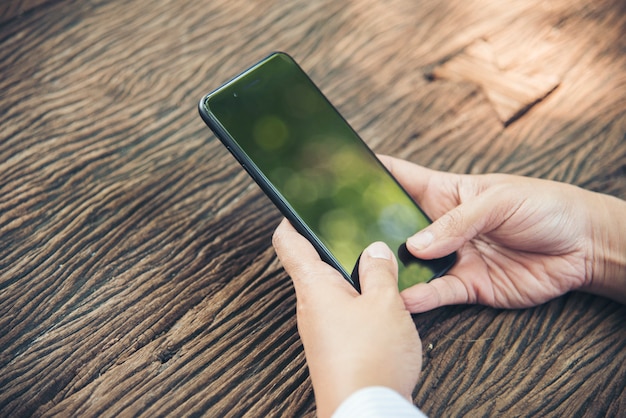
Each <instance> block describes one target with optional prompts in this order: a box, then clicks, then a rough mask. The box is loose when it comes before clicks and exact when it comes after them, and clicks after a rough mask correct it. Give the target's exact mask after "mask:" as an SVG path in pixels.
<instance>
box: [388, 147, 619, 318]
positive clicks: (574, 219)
mask: <svg viewBox="0 0 626 418" xmlns="http://www.w3.org/2000/svg"><path fill="white" fill-rule="evenodd" d="M381 160H383V162H384V163H385V165H386V166H387V168H388V169H389V170H390V171H391V172H392V173H393V175H394V176H395V177H396V178H397V179H398V181H399V182H400V183H401V184H402V185H403V186H404V188H405V189H406V190H407V191H408V192H409V193H410V194H411V195H412V196H413V198H414V199H415V200H416V201H417V202H418V204H419V205H420V206H421V207H422V208H423V209H424V211H425V212H426V213H427V214H428V215H429V216H430V217H431V219H434V220H435V221H434V223H433V224H432V225H430V226H429V227H427V228H426V229H424V230H422V231H420V232H419V233H417V234H415V235H414V236H412V237H410V238H409V239H408V240H407V248H408V249H409V251H411V253H413V254H414V255H415V256H417V257H420V258H424V259H430V258H437V257H442V256H444V255H446V254H449V253H451V252H454V251H457V255H458V260H457V262H456V264H455V266H454V267H453V268H452V269H451V270H450V271H449V272H448V274H447V275H445V276H444V277H441V278H438V279H435V280H432V281H431V282H429V283H422V284H418V285H415V286H413V287H411V288H409V289H406V290H405V291H404V292H402V297H403V299H404V301H405V303H406V306H407V307H408V309H410V310H411V312H424V311H428V310H431V309H434V308H436V307H439V306H443V305H450V304H460V303H479V304H483V305H489V306H494V307H500V308H523V307H530V306H535V305H538V304H541V303H544V302H546V301H548V300H550V299H552V298H555V297H557V296H560V295H562V294H564V293H566V292H568V291H571V290H577V289H578V290H585V291H588V292H591V293H596V294H601V295H604V296H608V297H610V298H613V299H615V300H618V301H621V302H626V230H625V225H626V223H625V222H624V221H623V217H624V215H625V214H626V203H625V202H623V201H621V200H619V199H617V198H614V197H611V196H607V195H602V194H599V193H593V192H590V191H587V190H583V189H581V188H578V187H576V186H572V185H569V184H564V183H558V182H553V181H547V180H540V179H533V178H527V177H518V176H511V175H502V174H488V175H457V174H450V173H442V172H437V171H433V170H429V169H426V168H423V167H420V166H417V165H415V164H412V163H409V162H406V161H402V160H398V159H394V158H391V157H386V156H381Z"/></svg>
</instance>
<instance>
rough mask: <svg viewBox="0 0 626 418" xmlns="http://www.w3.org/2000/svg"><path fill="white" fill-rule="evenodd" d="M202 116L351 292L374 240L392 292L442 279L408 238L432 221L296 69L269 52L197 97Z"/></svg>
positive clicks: (441, 264)
mask: <svg viewBox="0 0 626 418" xmlns="http://www.w3.org/2000/svg"><path fill="white" fill-rule="evenodd" d="M199 111H200V115H201V116H202V119H203V120H204V121H205V122H206V124H207V125H208V126H209V127H210V128H211V130H212V131H213V132H214V133H215V135H216V136H217V137H218V138H219V139H220V140H221V141H222V143H223V144H224V145H225V146H226V148H228V150H229V151H230V152H231V153H232V154H233V156H234V157H235V158H236V159H237V161H239V163H240V164H241V165H242V166H243V168H244V169H245V170H246V171H247V172H248V173H249V174H250V176H251V177H252V178H253V179H254V180H255V181H256V183H257V184H258V185H259V186H260V187H261V189H262V190H263V191H264V192H265V193H266V194H267V196H268V197H269V198H270V199H271V200H272V202H273V203H274V204H275V205H276V206H277V207H278V209H279V210H280V211H281V212H282V213H283V215H284V216H285V217H286V218H287V219H289V221H290V222H291V224H292V225H293V226H294V227H295V228H296V229H297V230H298V231H299V232H300V233H301V234H302V235H304V236H305V237H306V238H307V239H308V240H309V241H310V242H311V244H313V246H314V247H315V249H316V250H317V252H318V253H319V254H320V256H321V258H322V259H323V260H324V261H325V262H327V263H328V264H330V265H331V266H333V267H334V268H335V269H337V270H338V271H339V272H340V273H341V274H342V275H343V276H344V278H345V279H346V280H348V281H349V282H350V283H351V284H352V285H353V286H354V287H355V288H356V289H357V290H358V291H360V285H359V280H358V261H359V257H360V255H361V253H362V251H363V250H364V249H365V247H367V246H368V245H369V244H371V243H372V242H374V241H383V242H385V243H386V244H387V245H389V247H390V248H391V249H392V250H395V251H396V254H397V258H398V265H399V272H398V273H399V281H398V287H399V288H400V290H403V289H406V288H408V287H410V286H412V285H414V284H416V283H420V282H427V281H429V280H432V279H433V278H436V277H438V276H440V275H442V274H444V273H445V272H446V271H447V270H448V269H449V268H450V267H451V266H452V265H453V264H454V262H455V259H456V256H455V254H454V253H453V254H450V255H448V256H446V257H443V258H439V259H435V260H420V259H417V258H415V257H414V256H412V255H411V254H410V253H409V251H408V250H407V248H406V245H405V242H406V239H407V238H408V237H409V236H411V235H413V234H414V233H416V232H417V231H419V230H421V229H423V228H424V227H426V226H427V225H428V224H429V223H430V222H431V221H430V219H429V218H428V217H427V216H426V214H425V213H424V212H423V211H422V210H421V209H420V208H419V207H418V205H417V204H416V203H415V202H414V201H413V199H411V197H410V196H409V194H408V193H407V192H406V191H405V190H404V189H403V188H402V187H401V186H400V184H399V183H398V182H397V181H396V180H395V179H394V178H393V176H392V175H391V173H390V172H389V171H388V170H387V169H386V168H385V166H384V165H383V164H382V163H381V162H380V160H378V158H377V157H376V155H375V154H374V153H373V152H372V151H371V150H370V148H369V147H368V146H367V145H366V144H365V142H363V140H362V139H361V138H360V137H359V136H358V135H357V133H356V132H355V131H354V130H353V129H352V128H351V127H350V126H349V125H348V123H347V122H346V120H345V119H344V118H343V117H342V116H341V115H340V114H339V112H338V111H337V110H336V109H335V108H334V107H333V106H332V104H331V103H330V102H329V101H328V99H326V97H325V96H324V95H323V94H322V92H321V91H320V89H319V88H317V86H316V85H315V84H314V83H313V81H312V80H311V79H310V78H309V77H308V76H307V75H306V73H305V72H304V71H303V70H302V69H301V68H300V66H299V65H298V64H297V63H296V62H295V61H294V60H293V59H292V58H291V57H290V56H289V55H287V54H285V53H282V52H276V53H273V54H271V55H270V56H268V57H267V58H265V59H263V60H262V61H261V62H259V63H257V64H256V65H254V66H252V67H251V68H249V69H248V70H246V71H244V72H243V73H242V74H240V75H238V76H237V77H235V78H233V79H232V80H230V81H228V82H227V83H226V84H224V85H223V86H221V87H219V88H218V89H217V90H215V91H213V92H211V93H209V94H207V95H206V96H204V97H203V98H202V99H201V100H200V103H199Z"/></svg>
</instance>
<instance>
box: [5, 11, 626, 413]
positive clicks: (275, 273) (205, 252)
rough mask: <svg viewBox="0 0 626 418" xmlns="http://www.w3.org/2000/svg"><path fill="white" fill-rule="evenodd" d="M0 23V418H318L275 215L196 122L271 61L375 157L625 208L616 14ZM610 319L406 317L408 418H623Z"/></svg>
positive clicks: (616, 340)
mask: <svg viewBox="0 0 626 418" xmlns="http://www.w3.org/2000/svg"><path fill="white" fill-rule="evenodd" d="M0 12H1V13H2V17H1V18H0V22H2V23H0V353H1V354H0V415H1V416H13V417H14V416H31V415H34V416H138V415H141V416H150V417H151V416H156V415H164V416H200V415H202V416H216V417H217V416H219V417H222V416H243V415H245V416H301V415H307V416H312V415H313V414H314V411H315V403H314V398H313V393H312V389H311V385H310V381H309V378H308V372H307V368H306V363H305V359H304V354H303V351H302V346H301V343H300V340H299V337H298V334H297V330H296V322H295V316H294V309H295V298H294V294H293V291H292V288H291V284H290V280H289V278H288V277H287V276H286V274H285V273H284V271H283V270H282V269H281V267H280V265H279V263H278V262H277V260H276V257H275V254H274V251H273V250H272V247H271V242H270V240H271V234H272V231H273V229H274V228H275V226H276V225H277V223H278V222H279V220H280V214H279V212H278V211H277V210H276V209H275V208H274V207H273V206H272V205H271V203H270V202H269V200H268V199H267V198H265V197H264V195H263V194H262V193H261V192H260V191H259V189H258V188H257V187H256V186H255V185H254V183H253V182H252V181H251V180H250V179H249V178H248V177H247V175H246V174H245V173H244V171H243V170H242V169H241V168H240V167H239V165H238V164H237V163H236V162H235V160H234V159H233V158H232V157H231V156H230V155H229V154H228V153H227V151H226V150H225V149H224V148H223V147H222V145H221V144H220V143H219V142H218V141H217V140H216V139H215V138H214V137H213V136H212V135H211V134H210V132H209V130H208V129H207V128H206V127H205V125H204V124H203V122H202V121H201V120H200V118H199V116H198V115H197V111H196V103H197V101H198V100H199V99H200V97H201V96H202V95H203V94H204V93H206V92H208V91H209V90H211V89H213V88H214V87H216V86H218V85H219V84H220V83H222V82H223V81H225V80H227V79H228V78H230V77H231V76H233V75H234V74H235V73H237V72H239V71H240V70H241V69H243V68H245V67H247V66H248V65H250V64H252V63H254V62H256V61H257V60H258V59H260V58H262V57H264V56H265V55H267V54H268V53H269V52H271V51H273V50H284V51H287V52H289V53H291V54H292V55H293V56H294V57H295V58H296V59H297V60H298V61H299V62H300V63H301V64H302V66H303V67H304V68H305V69H306V70H307V71H308V72H309V73H310V74H311V76H312V78H313V79H314V80H315V81H316V82H317V83H318V84H319V85H320V86H321V88H322V90H323V91H324V92H325V93H326V94H327V95H328V96H329V98H330V99H331V101H333V102H334V103H335V104H336V105H337V106H338V108H339V109H340V111H341V112H342V113H343V114H344V115H345V116H346V117H347V119H348V120H349V121H350V123H351V124H352V125H353V126H354V127H355V128H356V130H357V131H359V132H360V133H361V134H362V136H363V138H364V139H365V140H366V142H368V143H369V144H370V145H371V147H372V148H374V149H375V150H376V151H377V152H384V153H389V154H392V155H395V156H399V157H402V158H407V159H410V160H412V161H414V162H417V163H420V164H423V165H427V166H429V167H432V168H437V169H441V170H448V171H454V172H465V173H485V172H508V173H516V174H523V175H530V176H537V177H543V178H549V179H555V180H561V181H566V182H570V183H575V184H578V185H580V186H583V187H586V188H589V189H592V190H596V191H601V192H605V193H610V194H614V195H616V196H619V197H621V198H626V165H625V162H626V54H625V53H624V51H625V50H626V29H625V28H626V7H625V3H624V2H623V0H554V1H550V2H545V1H541V0H524V1H521V0H497V1H496V0H491V1H490V0H472V1H467V0H443V1H428V0H416V1H411V0H389V1H375V0H361V1H345V2H337V1H331V0H319V1H317V0H312V1H305V0H297V1H290V2H281V1H272V0H258V1H246V0H228V1H226V0H222V1H198V0H195V1H188V0H181V1H171V0H128V1H122V0H114V1H104V0H92V1H77V0H75V1H73V0H60V1H45V0H40V1H37V0H32V1H22V2H19V1H7V2H4V5H3V6H2V7H0ZM486 74H489V75H488V76H487V75H486ZM503 94H504V96H503ZM507 94H508V96H507ZM616 222H624V220H623V219H618V220H616ZM625 317H626V308H625V307H624V306H621V305H619V304H616V303H613V302H611V301H609V300H607V299H603V298H599V297H593V296H590V295H584V294H569V295H566V296H563V297H561V298H558V299H556V300H554V301H552V302H550V303H547V304H545V305H543V306H539V307H537V308H534V309H526V310H511V311H504V310H495V309H490V308H485V307H478V306H459V307H447V308H442V309H438V310H436V311H433V312H429V313H427V314H421V315H416V316H415V324H416V326H417V328H418V329H419V331H420V333H421V336H422V339H423V344H424V368H423V372H422V376H421V378H420V382H419V385H418V387H417V388H416V391H415V397H414V398H415V402H416V404H418V405H420V406H421V408H422V409H423V410H424V411H425V412H426V413H428V414H430V415H431V416H434V417H436V416H465V415H467V416H507V417H508V416H559V417H560V416H618V415H623V414H624V413H625V412H626V390H625V384H626V328H625V327H624V323H623V322H624V318H625ZM381 367H385V366H384V364H381Z"/></svg>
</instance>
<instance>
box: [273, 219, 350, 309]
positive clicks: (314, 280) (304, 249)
mask: <svg viewBox="0 0 626 418" xmlns="http://www.w3.org/2000/svg"><path fill="white" fill-rule="evenodd" d="M272 244H273V246H274V249H275V250H276V254H277V255H278V258H279V260H280V262H281V264H282V265H283V267H284V269H285V271H286V272H287V274H289V276H290V277H291V280H292V281H293V285H294V288H295V289H296V295H297V296H298V297H302V296H304V295H310V294H314V295H317V294H319V295H320V297H324V295H326V296H328V287H329V286H330V287H337V288H341V289H342V291H344V292H354V293H356V290H355V289H354V288H353V287H352V286H350V284H349V283H348V282H347V281H346V280H345V279H344V278H343V276H342V275H341V273H339V272H338V271H337V270H335V269H334V268H333V267H331V266H330V265H328V264H326V263H325V262H324V261H323V260H322V259H321V258H320V256H319V254H318V253H317V251H316V250H315V248H314V247H313V245H312V244H311V243H310V242H309V241H308V240H307V239H306V238H305V237H303V236H302V235H300V233H299V232H298V231H296V229H295V228H294V227H293V226H292V225H291V224H290V223H289V221H288V220H287V219H283V220H282V222H281V223H280V225H278V228H276V231H274V235H273V237H272Z"/></svg>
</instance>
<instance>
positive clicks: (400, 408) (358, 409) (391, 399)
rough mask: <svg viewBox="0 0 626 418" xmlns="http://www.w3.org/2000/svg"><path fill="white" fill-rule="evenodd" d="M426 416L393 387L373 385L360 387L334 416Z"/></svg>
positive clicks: (361, 417) (412, 417)
mask: <svg viewBox="0 0 626 418" xmlns="http://www.w3.org/2000/svg"><path fill="white" fill-rule="evenodd" d="M353 417H360V418H383V417H384V418H387V417H398V418H426V415H424V413H423V412H422V411H420V410H419V409H417V407H416V406H415V405H413V404H412V403H411V402H409V401H408V400H407V399H405V398H403V397H402V395H400V394H399V393H398V392H396V391H395V390H393V389H390V388H387V387H383V386H372V387H367V388H363V389H359V390H357V391H356V392H354V393H353V394H352V395H350V396H349V397H348V398H347V399H346V400H344V401H343V402H342V403H341V405H339V408H337V410H336V411H335V413H334V414H333V417H332V418H353Z"/></svg>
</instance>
